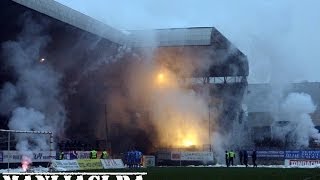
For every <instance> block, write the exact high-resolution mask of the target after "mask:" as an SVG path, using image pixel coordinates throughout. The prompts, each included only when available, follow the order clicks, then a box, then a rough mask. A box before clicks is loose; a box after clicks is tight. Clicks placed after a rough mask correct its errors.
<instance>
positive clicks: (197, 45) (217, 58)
mask: <svg viewBox="0 0 320 180" xmlns="http://www.w3.org/2000/svg"><path fill="white" fill-rule="evenodd" d="M0 18H1V20H0V23H1V27H2V28H1V30H0V43H3V42H6V41H10V40H13V39H17V38H18V36H19V33H20V32H21V30H22V29H23V26H24V25H25V22H23V20H24V19H27V20H28V21H30V22H31V21H35V22H36V23H37V24H40V25H41V26H44V28H45V32H46V33H47V35H48V36H49V37H50V39H51V40H50V42H49V43H48V45H47V47H46V49H45V50H46V51H45V52H40V54H41V53H43V54H41V55H42V56H43V57H45V58H46V59H47V60H48V61H49V62H50V63H51V64H52V65H53V66H54V67H55V69H57V70H58V71H59V72H61V73H62V74H64V76H63V92H64V95H65V96H66V97H67V98H66V100H65V106H66V110H67V119H68V120H67V122H66V124H65V127H66V130H65V134H61V135H57V141H58V142H59V143H58V147H57V148H59V149H61V150H75V149H78V150H87V149H90V148H97V149H105V148H112V151H113V152H115V153H121V152H123V151H126V150H127V149H129V148H130V147H137V148H139V149H141V150H142V151H143V152H152V151H154V149H153V148H154V146H153V139H154V137H153V136H150V134H148V133H147V132H145V131H143V130H141V129H138V128H136V127H134V126H128V125H127V124H124V123H123V122H128V121H130V122H132V123H135V122H136V121H137V118H136V115H135V114H136V112H140V114H141V115H142V117H141V118H146V119H148V118H149V117H148V112H147V111H146V110H145V109H143V107H126V108H125V109H126V110H125V112H121V113H119V112H117V110H116V111H115V110H114V108H115V106H114V104H112V103H113V102H114V97H117V98H120V99H121V100H126V101H128V104H130V100H129V99H128V98H127V95H126V94H128V88H130V87H128V84H127V83H125V82H127V81H128V79H127V76H126V72H127V71H126V70H127V69H128V66H129V65H130V63H131V62H132V61H138V60H139V58H141V57H142V58H143V57H145V52H146V51H151V49H152V51H153V52H154V55H153V58H154V59H155V62H157V63H159V64H160V65H161V66H164V67H166V68H168V69H170V70H172V71H173V72H175V73H176V74H178V76H179V77H180V78H181V80H185V81H192V83H188V84H187V86H188V88H192V89H194V90H195V91H196V92H198V93H203V92H205V91H209V94H210V98H211V99H212V101H214V102H217V101H219V105H217V103H215V104H208V107H209V108H210V111H214V109H215V110H217V109H218V110H219V111H220V112H222V113H220V114H219V117H218V119H219V120H218V122H219V124H220V126H221V127H223V128H221V131H223V132H222V133H227V132H229V131H230V130H231V129H232V128H230V123H234V122H236V123H238V122H241V120H242V116H243V110H242V99H243V95H244V94H245V92H246V88H247V76H248V75H249V66H248V60H247V57H246V56H245V55H244V54H243V53H242V52H241V51H240V50H239V49H237V48H236V47H235V46H234V45H233V44H232V43H231V42H230V41H229V40H228V39H227V38H226V37H225V36H223V35H222V34H221V33H220V32H219V31H218V30H217V29H216V28H214V27H192V28H172V29H158V30H148V31H146V30H128V31H126V32H123V31H120V30H117V29H114V28H112V27H110V26H108V25H106V24H104V23H102V22H99V21H97V20H95V19H93V18H91V17H89V16H87V15H84V14H82V13H80V12H77V11H75V10H72V9H70V8H69V7H66V6H64V5H61V4H59V3H58V2H56V1H39V0H28V1H24V0H1V6H0ZM30 19H32V20H30ZM27 23H28V22H27ZM146 37H147V38H146ZM149 37H152V38H151V40H150V39H149ZM97 61H98V62H97ZM0 63H2V61H0ZM188 64H192V65H193V68H192V69H190V72H184V71H183V68H182V67H185V66H186V65H188ZM88 67H89V68H88ZM88 69H89V70H88ZM0 76H1V78H0V87H2V86H3V85H4V83H5V82H7V81H10V82H14V81H15V80H16V79H15V78H16V77H15V75H14V73H13V72H12V69H10V68H8V67H6V66H3V65H2V64H1V66H0ZM101 77H103V78H101ZM209 114H210V113H209ZM209 116H210V115H209ZM121 118H122V119H127V120H126V121H120V120H119V119H121ZM8 121H9V117H7V116H1V121H0V126H1V128H2V129H8V127H7V124H8ZM146 126H148V125H146ZM149 128H150V131H152V130H153V128H152V125H150V126H149ZM208 128H209V131H210V129H211V130H212V129H213V128H214V125H213V123H212V124H210V123H209V127H208ZM154 136H156V135H154ZM239 138H240V137H239ZM120 141H121V142H122V143H119V142H120ZM208 145H209V144H208ZM12 146H14V145H12ZM209 146H210V147H209V148H211V145H209ZM12 148H13V149H14V147H12Z"/></svg>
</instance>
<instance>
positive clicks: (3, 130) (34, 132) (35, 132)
mask: <svg viewBox="0 0 320 180" xmlns="http://www.w3.org/2000/svg"><path fill="white" fill-rule="evenodd" d="M0 132H8V135H9V136H8V172H9V166H10V157H9V152H10V140H11V139H10V135H11V133H26V134H27V133H30V134H49V135H50V166H51V165H52V157H53V156H52V151H53V133H52V132H49V131H22V130H7V129H0ZM49 170H50V171H51V170H52V169H51V167H49Z"/></svg>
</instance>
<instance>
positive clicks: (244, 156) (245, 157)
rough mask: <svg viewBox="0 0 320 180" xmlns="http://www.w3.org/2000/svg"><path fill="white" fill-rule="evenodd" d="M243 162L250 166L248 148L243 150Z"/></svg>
mask: <svg viewBox="0 0 320 180" xmlns="http://www.w3.org/2000/svg"><path fill="white" fill-rule="evenodd" d="M243 164H244V165H246V167H248V152H247V151H246V150H244V151H243Z"/></svg>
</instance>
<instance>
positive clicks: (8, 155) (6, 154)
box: [0, 151, 56, 163]
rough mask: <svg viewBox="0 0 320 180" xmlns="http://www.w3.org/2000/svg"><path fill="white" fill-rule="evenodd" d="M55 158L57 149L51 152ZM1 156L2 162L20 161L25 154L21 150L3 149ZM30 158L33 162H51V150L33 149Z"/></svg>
mask: <svg viewBox="0 0 320 180" xmlns="http://www.w3.org/2000/svg"><path fill="white" fill-rule="evenodd" d="M51 153H52V154H51V155H52V156H53V158H54V156H55V154H56V152H55V151H52V152H51ZM0 156H2V158H1V157H0V162H1V163H7V162H10V163H20V162H21V160H22V156H23V154H22V153H21V152H19V151H1V153H0ZM30 156H31V157H30V158H31V160H32V162H49V161H50V151H33V152H30Z"/></svg>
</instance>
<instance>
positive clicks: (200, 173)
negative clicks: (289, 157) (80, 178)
mask: <svg viewBox="0 0 320 180" xmlns="http://www.w3.org/2000/svg"><path fill="white" fill-rule="evenodd" d="M113 171H116V172H119V171H122V172H124V171H142V172H147V173H148V175H147V176H145V177H144V178H143V179H146V180H189V179H190V180H207V179H208V180H218V179H221V180H229V179H230V180H240V179H244V180H251V179H252V180H285V179H288V180H295V179H299V180H303V179H306V180H314V179H319V180H320V169H302V168H297V169H296V168H292V169H282V168H217V167H166V168H148V169H138V170H133V169H131V170H127V169H125V170H113ZM96 172H106V171H101V170H99V171H96ZM108 172H112V171H110V170H109V171H108Z"/></svg>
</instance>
